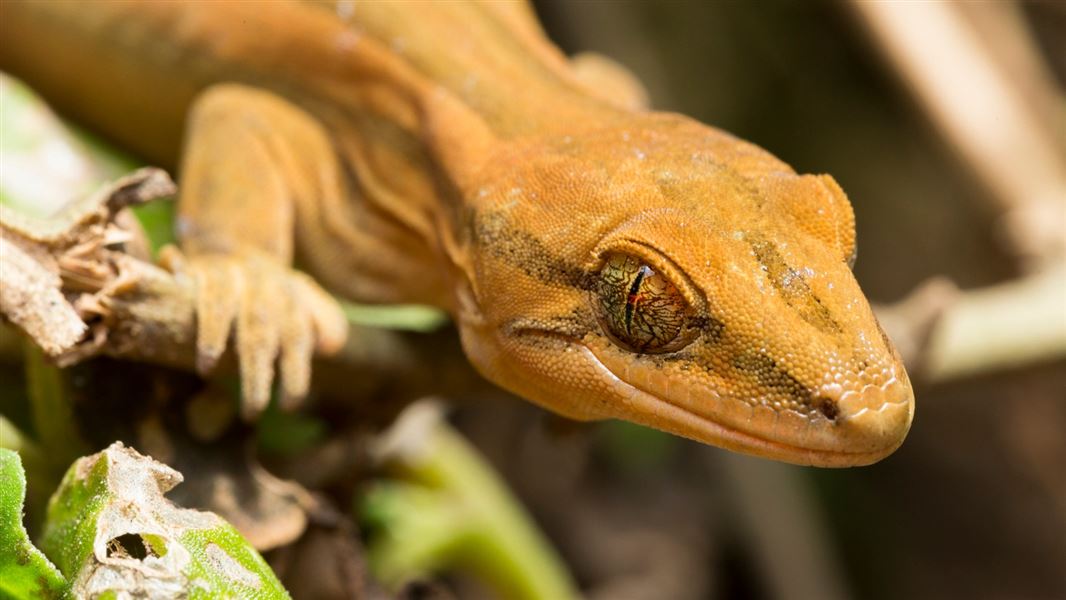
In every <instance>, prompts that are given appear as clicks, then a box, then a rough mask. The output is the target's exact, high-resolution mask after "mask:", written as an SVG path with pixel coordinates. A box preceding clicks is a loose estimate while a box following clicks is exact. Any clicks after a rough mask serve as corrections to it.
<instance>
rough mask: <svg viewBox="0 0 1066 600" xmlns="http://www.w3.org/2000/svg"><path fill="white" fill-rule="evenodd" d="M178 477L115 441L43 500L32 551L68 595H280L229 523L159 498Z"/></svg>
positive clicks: (85, 461) (271, 577) (281, 590)
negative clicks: (44, 559) (44, 558)
mask: <svg viewBox="0 0 1066 600" xmlns="http://www.w3.org/2000/svg"><path fill="white" fill-rule="evenodd" d="M181 480H182V477H181V474H180V473H178V472H177V471H175V470H173V469H171V468H170V467H168V466H166V465H164V464H162V463H159V462H156V461H155V460H152V459H151V458H149V457H146V456H142V455H140V454H138V453H137V452H136V451H134V450H133V449H131V448H126V447H124V446H123V445H122V444H121V443H120V442H116V443H114V444H112V445H111V446H110V447H109V448H107V449H106V450H104V451H102V452H99V453H97V454H94V455H92V456H88V457H85V458H81V459H79V460H78V461H77V462H75V463H74V465H73V466H71V468H70V470H69V471H67V474H66V476H65V477H64V478H63V483H62V484H60V486H59V489H58V490H57V491H56V493H55V495H54V496H52V500H51V502H50V503H49V506H48V518H47V520H46V522H45V528H44V535H43V537H42V540H41V547H42V548H44V550H45V551H46V552H47V553H48V554H49V556H51V557H52V558H53V559H54V560H55V561H56V563H57V564H58V566H59V568H60V570H61V571H62V572H63V573H64V574H65V575H66V576H67V577H68V579H70V580H71V581H74V582H75V584H74V589H73V590H72V592H73V593H74V594H75V595H76V596H79V597H93V598H95V597H101V596H104V597H106V594H108V593H115V594H117V595H126V594H128V595H130V596H133V597H171V596H173V597H178V596H181V597H187V598H191V599H197V598H220V597H227V598H253V599H264V600H265V599H271V598H288V597H289V596H288V593H287V592H286V591H285V590H284V588H282V587H281V583H280V582H278V580H277V577H276V576H275V575H274V573H273V572H272V571H271V570H270V567H268V566H267V564H266V562H265V561H264V560H263V558H262V557H261V556H260V555H259V553H258V552H256V551H255V549H253V548H252V547H251V545H249V544H248V542H247V541H246V540H245V539H244V538H243V537H241V535H240V534H239V533H237V530H236V529H234V528H233V526H232V525H230V524H229V523H227V522H226V521H224V520H223V519H222V518H220V517H218V516H217V515H215V514H214V513H209V512H203V511H196V510H189V509H183V508H179V507H177V506H175V505H174V504H172V503H171V502H170V501H169V500H167V499H166V498H164V497H163V494H164V493H165V492H167V491H169V490H170V489H171V488H172V487H174V486H175V485H177V484H178V483H180V482H181ZM119 592H122V593H121V594H120V593H119Z"/></svg>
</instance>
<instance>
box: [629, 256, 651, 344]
mask: <svg viewBox="0 0 1066 600" xmlns="http://www.w3.org/2000/svg"><path fill="white" fill-rule="evenodd" d="M649 274H651V267H649V266H648V265H641V266H640V269H638V270H637V276H636V277H634V278H633V283H632V284H631V285H630V286H629V295H627V296H626V317H625V320H626V333H628V334H630V335H632V334H633V311H634V310H635V309H636V307H637V298H638V296H637V292H639V291H640V282H641V281H643V280H644V278H645V277H646V276H647V275H649Z"/></svg>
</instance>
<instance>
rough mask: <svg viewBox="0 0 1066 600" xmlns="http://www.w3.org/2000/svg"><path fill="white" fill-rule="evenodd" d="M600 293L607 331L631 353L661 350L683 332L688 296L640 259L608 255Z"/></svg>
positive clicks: (602, 273)
mask: <svg viewBox="0 0 1066 600" xmlns="http://www.w3.org/2000/svg"><path fill="white" fill-rule="evenodd" d="M597 292H598V293H599V299H600V308H601V309H602V314H603V321H604V325H605V326H606V328H607V331H608V332H609V333H610V334H611V337H613V338H614V339H615V340H616V341H618V342H620V343H621V344H622V345H624V346H626V347H628V348H629V349H631V350H635V351H637V352H655V351H657V350H661V349H663V348H664V347H665V346H667V345H668V344H670V342H672V341H674V340H675V339H676V338H677V336H678V334H680V333H681V327H682V326H683V325H684V322H685V312H686V311H685V309H686V303H685V298H684V296H682V295H681V292H679V291H678V290H677V288H676V287H675V286H674V284H672V283H670V280H668V279H667V278H666V277H664V276H663V275H662V274H660V273H658V272H656V271H655V269H653V268H651V267H650V266H648V264H647V263H644V262H643V261H641V260H640V259H639V258H636V257H634V256H630V255H628V254H618V253H615V254H610V255H608V256H607V259H606V261H605V263H604V265H603V269H602V270H600V279H599V284H598V289H597Z"/></svg>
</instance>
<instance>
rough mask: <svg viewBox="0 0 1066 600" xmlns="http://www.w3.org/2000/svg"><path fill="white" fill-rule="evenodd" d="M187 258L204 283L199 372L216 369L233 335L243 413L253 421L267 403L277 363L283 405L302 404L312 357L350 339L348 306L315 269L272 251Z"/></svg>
mask: <svg viewBox="0 0 1066 600" xmlns="http://www.w3.org/2000/svg"><path fill="white" fill-rule="evenodd" d="M171 262H174V261H171ZM184 262H185V263H186V264H185V266H184V270H185V271H186V272H187V274H188V275H189V276H190V277H191V278H192V280H193V281H194V282H195V284H196V317H197V334H196V335H197V339H196V350H197V361H196V366H197V370H198V371H199V372H200V373H201V374H207V373H210V372H211V371H212V370H213V369H214V367H215V365H216V364H217V362H218V360H219V358H220V357H221V356H222V354H223V353H224V352H225V350H226V347H227V345H228V343H229V340H230V336H231V333H232V334H234V342H235V349H236V352H237V359H238V363H239V367H240V377H241V396H242V397H241V416H242V417H243V418H244V419H245V420H253V419H255V418H256V417H257V416H258V415H259V414H260V413H261V412H262V411H263V410H264V409H265V408H266V406H267V404H268V403H269V401H270V391H271V386H272V384H273V381H274V377H275V364H276V365H277V369H278V370H279V371H280V377H279V379H280V388H281V395H280V403H281V407H282V408H283V409H291V408H293V407H295V406H296V405H297V404H298V403H299V401H300V400H302V399H303V398H304V397H305V396H306V395H307V390H308V385H309V383H310V377H311V357H312V355H313V354H314V353H315V352H318V353H320V354H331V353H333V352H336V351H337V350H339V349H340V348H341V347H342V346H343V345H344V341H345V339H346V337H347V332H348V327H347V322H346V320H345V317H344V313H343V312H342V310H341V308H340V305H338V304H337V302H336V300H334V299H333V297H332V296H330V295H329V293H327V292H326V291H325V290H323V289H322V288H321V287H319V285H318V284H317V283H315V282H314V280H313V279H311V278H310V277H308V276H307V275H305V274H303V273H300V272H297V271H294V270H292V269H289V268H287V267H285V266H284V265H281V264H278V262H277V261H275V260H273V259H271V258H270V257H267V256H264V255H259V254H255V253H250V252H249V253H240V254H203V255H195V256H189V257H187V258H186V259H185V261H184Z"/></svg>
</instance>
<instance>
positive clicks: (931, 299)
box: [877, 265, 1066, 381]
mask: <svg viewBox="0 0 1066 600" xmlns="http://www.w3.org/2000/svg"><path fill="white" fill-rule="evenodd" d="M877 314H878V317H879V318H880V320H881V323H882V325H883V326H884V328H885V330H886V331H887V332H888V334H889V336H890V337H891V338H892V339H893V340H895V341H896V345H897V347H898V348H899V349H900V352H901V354H903V358H904V361H905V362H906V363H907V367H908V369H909V370H911V371H912V372H913V374H914V375H915V376H916V377H918V378H920V379H923V380H925V381H945V380H949V379H958V378H961V377H966V376H969V375H974V374H977V373H987V372H993V371H999V370H1004V369H1010V368H1014V367H1021V366H1024V365H1028V364H1034V363H1042V362H1051V361H1054V360H1062V359H1064V358H1066V265H1059V266H1057V267H1055V268H1048V269H1046V270H1044V271H1042V272H1039V273H1034V274H1033V275H1029V276H1027V277H1023V278H1021V279H1017V280H1014V281H1011V282H1008V283H1004V284H1000V285H996V286H992V287H988V288H984V289H977V290H970V291H967V292H960V291H958V290H957V289H956V288H955V286H954V285H953V284H951V283H950V282H948V281H946V280H944V279H934V280H930V281H928V282H926V283H925V284H923V285H921V286H919V287H918V288H917V289H916V290H914V291H913V292H912V293H911V295H910V296H908V297H907V298H906V299H904V300H903V301H901V302H899V303H897V304H895V305H893V306H887V307H881V308H879V309H878V311H877Z"/></svg>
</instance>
